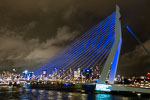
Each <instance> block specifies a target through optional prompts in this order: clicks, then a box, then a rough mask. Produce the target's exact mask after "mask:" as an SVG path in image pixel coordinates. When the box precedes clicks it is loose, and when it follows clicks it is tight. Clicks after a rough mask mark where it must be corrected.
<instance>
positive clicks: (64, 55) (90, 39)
mask: <svg viewBox="0 0 150 100" xmlns="http://www.w3.org/2000/svg"><path fill="white" fill-rule="evenodd" d="M60 38H61V37H60ZM121 43H122V37H121V23H120V13H119V7H116V11H115V12H114V13H112V14H111V15H110V16H108V17H107V18H106V19H104V20H103V21H102V22H100V23H99V24H97V25H96V26H95V27H93V28H92V29H90V30H89V31H88V32H86V33H84V34H82V35H81V36H80V37H79V38H77V39H76V40H75V41H74V42H73V43H71V44H70V45H69V46H68V47H67V48H66V49H65V50H63V51H62V52H61V53H59V54H57V55H56V56H54V57H53V58H51V59H50V60H49V61H48V62H47V63H46V64H44V65H43V66H42V67H40V68H39V69H37V70H36V71H35V73H34V74H35V75H36V76H38V77H37V78H40V77H41V75H42V74H43V71H44V72H45V73H44V74H45V77H51V78H54V79H60V80H68V79H69V80H73V79H74V78H80V77H82V76H83V75H84V74H85V73H86V72H91V71H92V72H94V71H95V70H98V71H97V72H96V73H91V74H92V75H93V76H94V74H95V76H96V75H97V74H98V76H99V75H100V77H99V81H98V84H97V85H96V90H97V91H111V90H110V89H112V90H114V91H115V90H116V91H119V89H120V90H121V91H127V88H128V89H130V91H133V90H134V88H131V87H127V88H126V87H123V86H119V88H118V87H117V86H114V85H105V81H106V79H107V78H109V80H108V83H109V84H113V83H114V78H115V74H116V69H117V64H118V58H119V53H120V48H121ZM102 66H103V67H102ZM97 67H98V68H97ZM109 88H110V89H109ZM135 91H137V92H138V91H139V92H141V91H143V90H142V89H140V88H138V89H135ZM144 91H145V90H144Z"/></svg>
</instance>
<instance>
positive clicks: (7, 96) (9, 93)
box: [0, 87, 150, 100]
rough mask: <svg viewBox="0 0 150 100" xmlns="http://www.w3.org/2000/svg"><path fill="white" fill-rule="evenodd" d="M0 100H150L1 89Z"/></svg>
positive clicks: (109, 95) (105, 95) (38, 90)
mask: <svg viewBox="0 0 150 100" xmlns="http://www.w3.org/2000/svg"><path fill="white" fill-rule="evenodd" d="M0 100H150V99H149V98H146V97H144V98H143V97H139V96H132V97H131V96H130V97H127V96H119V95H111V94H86V93H79V92H64V91H53V90H44V89H26V88H10V87H0Z"/></svg>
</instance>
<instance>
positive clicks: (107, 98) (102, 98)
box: [96, 94, 112, 100]
mask: <svg viewBox="0 0 150 100" xmlns="http://www.w3.org/2000/svg"><path fill="white" fill-rule="evenodd" d="M111 99H112V96H111V95H110V94H96V100H111Z"/></svg>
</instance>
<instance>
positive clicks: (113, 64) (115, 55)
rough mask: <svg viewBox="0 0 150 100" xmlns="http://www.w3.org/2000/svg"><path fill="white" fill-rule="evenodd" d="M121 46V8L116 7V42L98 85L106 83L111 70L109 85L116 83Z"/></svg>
mask: <svg viewBox="0 0 150 100" xmlns="http://www.w3.org/2000/svg"><path fill="white" fill-rule="evenodd" d="M121 44H122V36H121V22H120V13H119V7H118V6H116V21H115V41H114V44H113V46H112V48H111V51H110V53H109V55H108V58H107V60H106V62H105V64H104V68H103V70H102V73H101V76H100V78H99V82H98V83H101V84H104V83H105V81H106V77H107V75H108V72H109V70H110V74H109V81H108V83H110V84H113V83H114V78H115V74H116V69H117V64H118V59H119V54H120V49H121Z"/></svg>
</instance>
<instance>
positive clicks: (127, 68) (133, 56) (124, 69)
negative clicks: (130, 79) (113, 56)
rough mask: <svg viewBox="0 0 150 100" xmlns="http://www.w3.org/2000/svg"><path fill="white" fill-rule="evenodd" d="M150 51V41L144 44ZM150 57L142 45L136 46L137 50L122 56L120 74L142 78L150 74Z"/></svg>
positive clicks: (119, 67)
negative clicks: (141, 76)
mask: <svg viewBox="0 0 150 100" xmlns="http://www.w3.org/2000/svg"><path fill="white" fill-rule="evenodd" d="M144 45H145V47H146V48H147V49H148V50H149V51H150V40H148V41H146V42H145V43H144ZM149 66H150V57H149V55H148V54H147V53H146V52H145V51H144V49H143V48H142V46H141V45H138V46H136V48H135V50H133V51H131V52H127V53H125V54H123V55H121V57H120V60H119V66H118V74H121V75H125V76H135V75H137V76H140V75H146V74H147V72H150V68H149Z"/></svg>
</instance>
